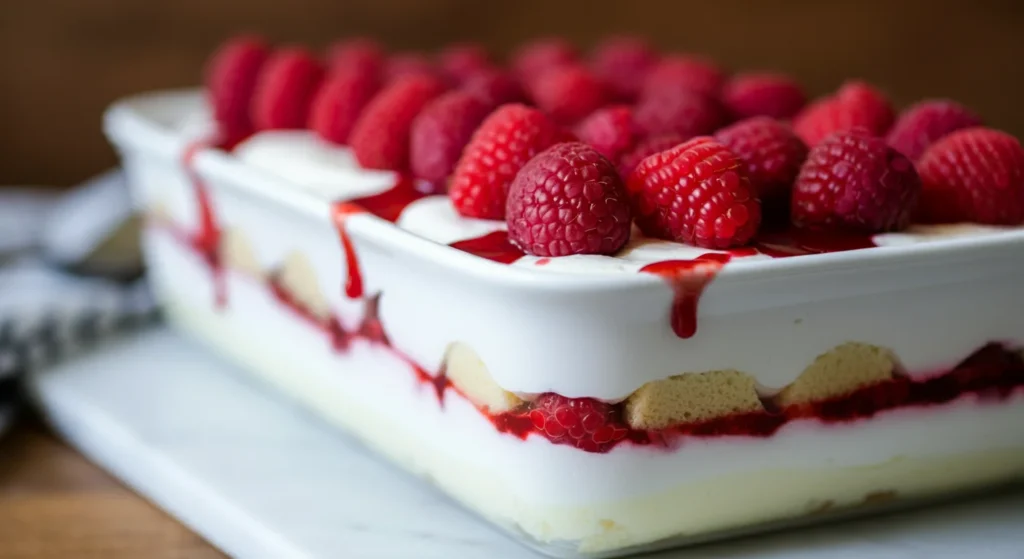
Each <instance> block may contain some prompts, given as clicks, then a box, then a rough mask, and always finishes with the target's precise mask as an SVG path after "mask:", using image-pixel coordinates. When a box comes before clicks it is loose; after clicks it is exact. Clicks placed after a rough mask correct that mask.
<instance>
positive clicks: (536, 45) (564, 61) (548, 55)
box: [512, 38, 580, 83]
mask: <svg viewBox="0 0 1024 559" xmlns="http://www.w3.org/2000/svg"><path fill="white" fill-rule="evenodd" d="M579 59H580V55H579V52H578V51H577V50H576V47H575V46H573V45H572V43H570V42H568V41H566V40H565V39H559V38H548V39H537V40H535V41H531V42H529V43H527V44H525V45H523V46H522V47H520V48H519V49H518V50H517V51H516V52H515V53H513V55H512V71H513V72H515V74H516V76H517V77H518V78H519V80H520V81H522V82H523V83H526V82H528V81H530V80H531V79H532V78H535V77H537V76H539V75H541V74H542V73H544V72H546V71H547V70H550V69H552V68H557V67H559V66H567V65H571V64H577V63H578V62H579Z"/></svg>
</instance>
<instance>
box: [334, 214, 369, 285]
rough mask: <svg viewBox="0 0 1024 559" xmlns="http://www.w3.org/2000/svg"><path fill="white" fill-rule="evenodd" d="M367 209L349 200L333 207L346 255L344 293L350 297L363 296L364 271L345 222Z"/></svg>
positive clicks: (335, 222) (335, 224) (335, 221)
mask: <svg viewBox="0 0 1024 559" xmlns="http://www.w3.org/2000/svg"><path fill="white" fill-rule="evenodd" d="M365 211H366V210H364V209H363V208H361V207H359V206H357V205H355V204H350V203H348V202H341V203H337V204H335V205H334V207H332V208H331V217H332V218H333V219H334V226H335V227H336V228H337V229H338V238H339V239H340V240H341V250H342V252H343V253H344V255H345V271H346V274H345V286H344V293H345V295H346V296H347V297H348V298H349V299H358V298H360V297H362V296H363V273H362V271H361V270H360V269H359V259H358V258H356V247H355V245H353V244H352V239H351V238H350V237H349V236H348V230H347V229H346V228H345V222H346V221H347V220H348V217H349V216H351V215H356V214H360V213H364V212H365Z"/></svg>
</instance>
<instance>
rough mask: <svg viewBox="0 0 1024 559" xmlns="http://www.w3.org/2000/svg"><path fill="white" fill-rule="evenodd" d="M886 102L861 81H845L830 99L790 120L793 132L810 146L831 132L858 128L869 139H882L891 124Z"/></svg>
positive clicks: (814, 105)
mask: <svg viewBox="0 0 1024 559" xmlns="http://www.w3.org/2000/svg"><path fill="white" fill-rule="evenodd" d="M892 121H893V110H892V105H890V104H889V100H888V99H886V98H885V96H884V95H882V93H881V92H879V91H878V90H877V89H875V88H873V87H871V86H869V85H867V84H865V83H863V82H856V81H855V82H848V83H846V84H845V85H843V87H841V88H839V91H837V92H836V94H835V95H834V96H832V97H825V98H823V99H819V100H817V101H815V102H813V103H811V104H810V105H807V106H806V107H805V108H804V110H803V111H801V112H800V114H798V115H797V116H796V118H795V119H794V121H793V130H794V131H795V132H796V135H797V136H800V139H802V140H803V141H804V143H806V144H807V145H808V146H811V147H813V146H814V145H815V144H817V143H818V142H820V141H821V140H822V139H824V138H825V137H826V136H828V135H829V134H832V133H833V132H844V131H849V130H853V129H855V128H856V129H860V130H862V131H865V132H867V133H869V134H871V135H872V136H884V135H885V133H886V131H888V130H889V127H890V126H891V125H892Z"/></svg>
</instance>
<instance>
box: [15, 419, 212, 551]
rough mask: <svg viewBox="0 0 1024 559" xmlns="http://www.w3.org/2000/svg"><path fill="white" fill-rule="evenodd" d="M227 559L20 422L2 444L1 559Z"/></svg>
mask: <svg viewBox="0 0 1024 559" xmlns="http://www.w3.org/2000/svg"><path fill="white" fill-rule="evenodd" d="M143 557H145V558H149V559H213V558H223V557H224V555H223V554H221V553H220V552H218V551H217V550H215V549H214V548H213V547H211V546H210V545H209V544H207V543H206V542H205V541H204V540H203V539H202V538H200V537H199V536H197V535H195V534H193V533H192V532H191V531H189V530H188V529H187V528H185V527H184V526H182V525H181V524H179V523H178V522H177V521H175V520H174V519H172V518H171V517H169V516H168V515H167V514H166V513H164V512H163V511H161V510H159V509H157V508H156V507H155V506H153V505H152V504H150V503H149V502H148V501H146V500H144V499H143V498H142V497H139V496H138V495H136V494H135V493H133V492H132V491H131V490H130V489H128V488H126V487H125V486H123V485H121V484H120V483H119V482H118V481H116V480H115V479H114V478H112V477H111V476H110V475H109V474H107V473H105V472H103V471H102V470H100V469H99V468H98V467H97V466H95V465H94V464H92V463H90V462H88V461H87V460H86V459H85V458H83V457H82V456H81V455H80V454H78V453H77V452H75V451H74V450H73V449H71V448H70V447H68V446H67V445H65V444H64V443H63V442H61V441H60V440H59V439H57V438H56V436H55V435H54V434H53V433H52V432H51V431H49V430H48V429H47V428H46V427H45V426H44V425H43V424H42V423H41V422H40V421H39V420H37V419H34V418H31V417H29V418H24V419H23V420H22V421H21V422H20V423H19V424H18V425H17V426H16V427H15V429H14V431H13V432H10V433H6V434H4V435H3V436H2V438H0V559H51V558H52V559H57V558H60V559H66V558H79V559H121V558H126V559H127V558H132V559H137V558H143Z"/></svg>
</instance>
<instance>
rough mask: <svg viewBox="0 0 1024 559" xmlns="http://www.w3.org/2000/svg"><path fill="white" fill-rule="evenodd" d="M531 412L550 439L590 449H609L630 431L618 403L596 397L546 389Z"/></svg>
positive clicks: (534, 419) (541, 429) (533, 419)
mask: <svg viewBox="0 0 1024 559" xmlns="http://www.w3.org/2000/svg"><path fill="white" fill-rule="evenodd" d="M529 413H530V416H529V417H530V420H531V421H532V422H533V426H534V428H535V429H537V432H538V433H540V434H542V435H543V436H544V437H546V438H547V439H548V440H549V441H551V442H553V443H555V444H565V445H569V446H574V447H576V448H579V449H581V450H585V451H588V452H607V451H608V450H610V449H611V448H612V447H613V446H615V443H617V442H618V441H620V440H622V439H624V438H625V437H626V435H627V434H628V433H629V430H628V429H627V428H626V422H625V421H624V420H623V419H622V414H621V412H620V411H619V410H618V409H617V408H616V407H615V406H613V405H612V404H606V403H604V402H601V401H599V400H594V399H593V398H566V397H565V396H562V395H560V394H555V393H553V392H546V393H544V394H541V395H540V396H538V397H537V399H536V400H535V401H534V402H533V409H531V410H530V412H529Z"/></svg>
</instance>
